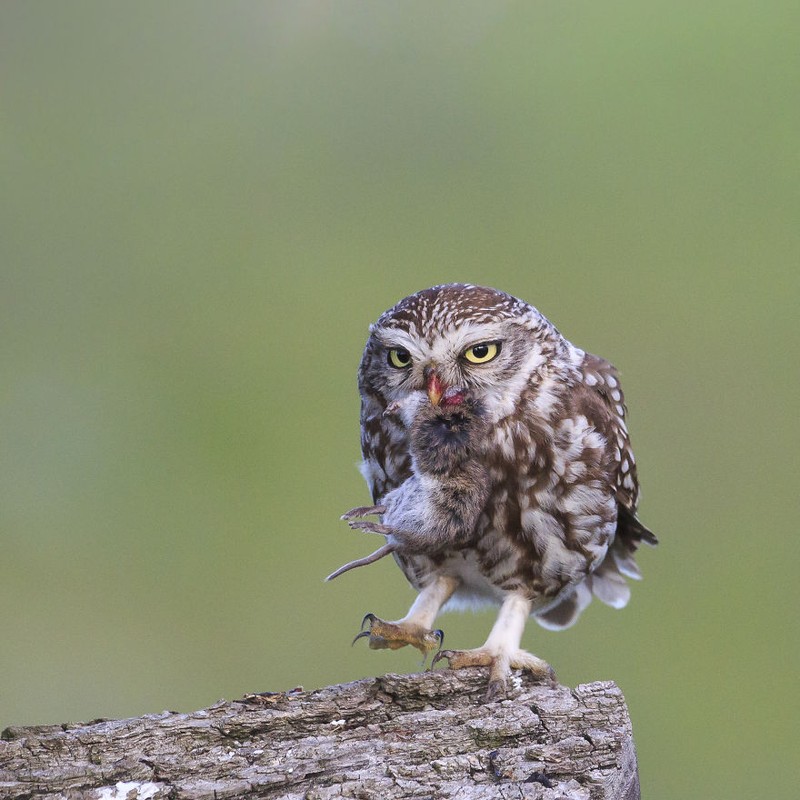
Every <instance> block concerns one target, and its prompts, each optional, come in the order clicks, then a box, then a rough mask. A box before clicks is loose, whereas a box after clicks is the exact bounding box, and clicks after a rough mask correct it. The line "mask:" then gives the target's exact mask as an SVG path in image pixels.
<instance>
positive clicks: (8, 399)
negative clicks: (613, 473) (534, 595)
mask: <svg viewBox="0 0 800 800" xmlns="http://www.w3.org/2000/svg"><path fill="white" fill-rule="evenodd" d="M798 35H800V7H798V5H797V3H796V2H786V3H779V2H766V3H764V2H760V3H756V2H752V3H730V2H725V3H723V2H707V3H696V2H691V3H689V2H674V1H672V2H654V3H637V2H633V1H632V0H629V1H627V2H612V3H591V2H571V3H562V2H536V3H535V2H527V3H522V2H516V3H512V2H491V3H488V2H457V3H456V2H440V3H427V2H426V3H419V2H405V3H398V2H361V3H356V2H336V3H329V2H321V0H315V1H312V0H302V1H298V0H294V1H292V2H289V0H287V1H286V2H272V3H262V2H227V3H211V2H172V3H164V2H160V0H159V2H153V1H152V0H150V1H148V2H135V3H134V2H129V3H119V2H70V3H62V2H34V1H32V0H24V1H22V0H19V1H17V0H14V1H12V0H5V1H4V2H3V3H2V4H1V5H0V37H2V42H1V46H0V64H1V66H0V70H1V71H2V91H3V98H2V107H1V109H0V113H2V140H1V142H0V147H1V149H0V158H1V159H2V175H3V192H2V198H0V202H2V233H1V235H0V251H1V259H2V260H1V261H0V279H1V280H2V287H1V291H0V302H2V312H1V313H0V326H2V328H1V330H0V354H1V355H2V389H1V390H0V391H2V402H1V403H0V437H2V442H1V443H0V493H2V497H0V544H1V546H2V556H1V557H2V562H1V563H0V608H1V609H2V611H0V648H1V649H0V727H1V726H5V725H9V724H31V723H43V722H59V721H66V720H76V719H89V718H92V717H98V716H106V717H119V716H133V715H139V714H142V713H145V712H154V711H160V710H162V709H164V708H170V709H178V710H189V709H194V708H198V707H201V706H204V705H208V704H210V703H212V702H214V701H215V700H217V699H218V698H220V697H227V698H233V697H237V696H240V695H241V694H242V693H244V692H256V691H263V690H279V689H288V688H290V687H293V686H296V685H298V684H302V685H303V686H304V687H306V688H314V687H318V686H322V685H327V684H329V683H335V682H343V681H350V680H354V679H356V678H361V677H364V676H367V675H375V674H380V673H383V672H386V671H412V670H415V669H417V668H418V655H417V653H416V652H414V651H412V652H404V651H400V652H397V653H389V652H377V653H375V652H370V651H368V650H367V648H366V647H354V648H351V647H350V639H351V638H352V636H353V635H354V634H355V632H356V631H357V629H358V623H359V621H360V620H361V616H362V615H363V614H364V612H366V611H374V612H376V613H378V614H381V615H382V616H386V617H396V616H400V615H402V613H404V611H405V609H406V607H407V606H408V604H409V603H410V601H411V599H412V596H413V595H412V592H411V590H410V589H409V588H408V587H407V586H406V585H405V582H404V580H403V578H402V576H401V575H400V573H399V571H398V570H397V569H396V568H395V567H394V566H393V565H392V564H391V563H390V562H389V561H388V560H387V561H385V562H382V563H380V564H377V565H375V566H373V567H370V568H369V569H366V570H362V571H359V572H356V573H353V574H350V575H347V576H344V577H342V578H340V579H339V580H338V581H336V582H334V583H333V584H323V582H322V578H323V577H324V576H325V575H326V574H327V573H328V572H330V571H331V570H332V569H333V568H335V567H337V566H339V565H340V564H341V563H343V562H344V561H347V560H349V559H351V558H355V557H357V556H359V555H363V554H365V553H367V552H369V551H370V549H371V548H372V547H373V546H374V545H375V542H374V541H372V540H371V539H365V538H364V537H361V536H359V535H357V534H354V533H351V532H350V531H348V530H347V528H346V527H345V526H344V524H343V523H341V522H339V521H338V519H337V518H338V515H339V514H340V513H341V512H342V511H343V510H345V509H346V508H349V507H351V506H353V505H356V504H359V503H363V502H367V501H368V496H367V492H366V489H365V487H364V485H363V482H362V480H361V477H360V476H359V474H358V472H357V471H356V469H355V466H354V465H355V463H356V462H357V460H358V458H359V450H358V433H359V430H358V394H357V390H356V385H355V372H356V368H357V365H358V360H359V357H360V355H361V348H362V346H363V343H364V340H365V336H366V330H367V325H368V324H369V323H370V322H371V321H372V320H374V319H375V318H376V317H377V315H378V314H379V313H380V312H381V311H383V310H384V309H385V308H387V307H388V306H390V305H392V304H393V303H394V302H395V301H397V300H398V299H399V298H401V297H403V296H404V295H406V294H409V293H410V292H412V291H415V290H417V289H421V288H424V287H426V286H430V285H432V284H435V283H439V282H444V281H453V280H464V281H472V282H476V283H483V284H488V285H492V286H496V287H498V288H502V289H505V290H507V291H509V292H511V293H513V294H517V295H519V296H521V297H523V298H525V299H527V300H529V301H530V302H532V303H534V304H535V305H537V306H538V307H539V308H540V309H541V310H542V311H543V312H544V313H545V314H547V315H548V316H549V317H550V318H551V319H552V320H553V321H554V322H555V323H556V325H558V327H559V328H560V329H561V330H562V332H563V333H564V334H565V335H566V336H567V337H568V338H570V339H571V340H572V341H574V342H575V343H577V344H578V345H579V346H581V347H583V348H585V349H587V350H590V351H593V352H597V353H600V354H602V355H604V356H606V357H608V358H610V359H611V360H613V361H614V362H615V363H616V364H617V365H618V366H619V367H620V369H621V370H622V372H623V374H624V378H625V388H626V391H627V395H628V400H629V406H630V409H631V416H630V427H631V431H632V435H633V441H634V445H635V447H636V452H637V456H638V460H639V464H640V475H641V479H642V483H643V488H644V500H643V504H642V517H643V519H644V520H645V522H646V523H647V524H648V525H650V526H651V527H652V528H653V529H654V530H655V531H657V532H658V534H659V535H660V537H661V540H662V544H661V546H660V547H659V548H658V549H657V550H649V549H648V550H646V551H645V552H643V554H642V556H641V558H640V563H641V565H642V568H643V571H644V573H645V580H644V582H643V583H642V584H637V585H636V586H634V587H633V588H634V592H633V599H632V602H631V604H630V606H629V607H628V608H627V609H625V610H624V611H621V612H615V611H612V610H610V609H608V608H605V607H602V606H601V605H599V604H597V603H595V604H593V606H592V607H591V608H590V609H589V610H588V612H587V613H586V614H585V615H584V618H583V619H582V620H581V622H580V623H579V625H578V626H577V627H575V628H573V629H571V630H569V631H568V632H565V633H549V632H545V631H543V630H541V629H540V628H539V627H538V626H537V625H535V624H533V623H532V624H531V625H530V626H529V628H528V630H527V632H526V634H525V641H524V644H525V646H527V647H528V648H530V649H532V650H534V651H535V652H537V653H538V654H539V655H541V656H542V657H544V658H546V659H547V660H548V661H550V662H551V663H552V664H553V665H554V666H555V669H556V671H557V673H558V675H559V677H560V678H561V680H562V681H563V682H565V683H568V684H575V683H577V682H582V681H591V680H595V679H614V680H616V681H617V682H618V683H619V684H620V686H621V687H622V689H623V691H624V692H625V695H626V697H627V700H628V703H629V706H630V710H631V714H632V717H633V723H634V729H635V734H636V742H637V746H638V751H639V757H640V768H641V777H642V785H643V790H644V795H645V796H646V797H648V798H675V797H702V798H706V797H726V798H751V797H766V796H769V797H770V798H779V797H786V798H789V797H796V796H797V795H796V791H797V785H798V781H800V774H798V759H797V733H798V731H797V728H796V721H797V718H798V711H800V709H799V708H798V706H799V705H800V703H798V681H797V679H798V656H799V655H800V645H799V644H798V625H797V607H798V599H800V598H799V597H798V580H797V566H798V558H799V557H800V546H799V545H798V534H797V531H796V520H797V515H798V510H799V509H798V502H797V488H796V481H797V477H798V471H797V449H798V441H799V440H800V437H798V433H799V431H798V422H797V416H798V414H797V411H798V402H797V396H798V388H800V387H799V386H798V383H800V381H799V380H798V377H799V376H800V369H799V368H798V298H799V293H798V290H799V289H800V285H799V284H800V277H799V275H800V102H798V97H799V96H800V95H799V94H798V90H799V87H800V47H798V45H797V41H798ZM492 619H493V616H492V614H491V613H490V612H486V613H482V614H478V615H448V616H445V617H444V618H443V619H442V626H443V627H444V628H445V629H446V631H447V635H448V641H449V642H450V643H451V645H454V646H475V645H477V644H479V643H481V642H482V641H483V638H484V636H485V635H486V632H487V631H488V629H489V627H490V625H491V623H492ZM360 644H363V643H360Z"/></svg>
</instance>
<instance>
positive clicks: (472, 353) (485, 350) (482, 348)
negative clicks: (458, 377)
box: [464, 342, 500, 364]
mask: <svg viewBox="0 0 800 800" xmlns="http://www.w3.org/2000/svg"><path fill="white" fill-rule="evenodd" d="M499 352H500V342H481V343H480V344H474V345H472V347H468V348H467V349H466V350H465V351H464V358H465V359H466V360H467V361H469V362H470V364H485V363H486V362H487V361H491V360H492V359H493V358H497V354H498V353H499Z"/></svg>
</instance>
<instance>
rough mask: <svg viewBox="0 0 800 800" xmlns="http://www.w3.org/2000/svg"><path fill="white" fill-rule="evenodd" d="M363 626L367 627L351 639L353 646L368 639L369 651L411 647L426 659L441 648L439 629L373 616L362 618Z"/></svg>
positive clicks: (442, 632) (441, 636)
mask: <svg viewBox="0 0 800 800" xmlns="http://www.w3.org/2000/svg"><path fill="white" fill-rule="evenodd" d="M365 624H369V627H368V628H367V629H366V630H362V631H361V632H360V633H359V634H358V635H357V636H356V637H355V639H353V644H355V643H356V642H357V641H358V640H359V639H368V644H369V647H370V650H399V649H400V648H401V647H405V646H406V645H411V646H412V647H415V648H416V649H417V650H419V651H420V653H422V655H423V657H424V658H427V656H428V654H429V653H430V652H431V651H433V650H436V649H438V648H441V646H442V642H443V641H444V631H442V630H440V629H436V630H428V629H427V628H423V627H422V626H421V625H414V624H412V623H409V622H386V621H384V620H382V619H379V618H378V617H376V616H375V615H374V614H366V615H365V616H364V619H363V620H362V621H361V627H362V629H363V628H364V625H365Z"/></svg>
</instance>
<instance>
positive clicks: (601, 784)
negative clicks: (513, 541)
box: [0, 669, 639, 800]
mask: <svg viewBox="0 0 800 800" xmlns="http://www.w3.org/2000/svg"><path fill="white" fill-rule="evenodd" d="M485 691H486V673H485V671H483V670H480V669H470V670H462V671H460V672H450V671H447V670H443V671H440V672H426V673H421V674H417V675H384V676H382V677H379V678H372V679H366V680H361V681H356V682H355V683H349V684H345V685H342V686H329V687H327V688H325V689H320V690H318V691H314V692H302V691H299V690H298V691H292V692H288V693H280V694H275V695H256V696H247V697H245V698H244V699H242V700H240V701H235V702H226V701H221V702H219V703H217V704H216V705H214V706H211V708H207V709H203V710H201V711H196V712H194V713H191V714H177V713H172V712H164V713H162V714H148V715H146V716H144V717H139V718H136V719H125V720H114V721H107V720H96V721H94V722H90V723H85V724H64V725H48V726H39V727H30V728H8V729H6V730H5V731H4V732H3V734H2V740H0V797H3V798H37V800H38V799H39V798H56V797H59V798H61V797H66V798H75V799H76V800H82V799H83V798H87V799H88V798H92V799H93V800H94V799H95V798H98V799H99V798H128V800H136V798H139V800H142V799H143V798H152V800H161V798H209V800H212V799H213V798H220V799H221V798H235V797H259V798H289V799H290V800H301V799H303V800H328V799H329V798H338V797H346V798H361V799H362V800H373V799H374V800H386V799H387V798H399V797H413V798H420V799H421V798H437V800H438V798H458V799H459V800H484V798H486V799H487V800H488V798H497V800H521V799H522V798H526V799H528V800H533V798H542V799H544V798H552V799H553V800H555V798H562V799H563V800H573V799H574V800H578V799H579V798H580V800H590V799H591V800H599V798H604V799H607V800H612V799H613V800H637V799H638V798H639V781H638V775H637V770H636V755H635V752H634V747H633V740H632V738H631V725H630V720H629V718H628V713H627V709H626V707H625V700H624V698H623V697H622V693H621V692H620V690H619V689H618V688H617V687H616V686H615V685H614V684H613V683H610V682H598V683H589V684H584V685H580V686H578V687H577V688H575V689H572V690H571V689H568V688H566V687H564V686H558V687H556V688H552V687H549V686H544V685H541V684H535V683H532V682H530V681H529V680H528V679H527V678H514V679H513V681H512V684H511V685H510V686H509V687H508V696H507V698H506V699H504V700H500V701H497V702H491V703H487V702H485V701H484V693H485Z"/></svg>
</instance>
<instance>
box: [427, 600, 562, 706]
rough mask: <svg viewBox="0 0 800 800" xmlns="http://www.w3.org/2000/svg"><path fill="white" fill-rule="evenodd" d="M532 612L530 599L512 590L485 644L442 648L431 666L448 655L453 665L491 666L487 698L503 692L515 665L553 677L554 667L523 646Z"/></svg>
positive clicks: (457, 666) (550, 678)
mask: <svg viewBox="0 0 800 800" xmlns="http://www.w3.org/2000/svg"><path fill="white" fill-rule="evenodd" d="M530 613H531V601H530V600H528V599H527V598H525V597H522V596H520V595H515V594H511V595H508V596H507V597H506V599H505V600H504V601H503V605H502V606H501V607H500V613H499V614H498V616H497V621H496V622H495V623H494V626H493V627H492V630H491V632H490V633H489V638H488V639H487V640H486V642H485V644H484V645H483V647H478V648H475V649H474V650H440V651H439V652H438V653H437V654H436V656H435V657H434V659H433V662H432V663H431V667H433V666H434V665H435V664H436V663H437V662H438V661H441V660H442V659H447V661H448V663H449V665H450V669H463V668H464V667H489V688H488V690H487V692H486V697H487V699H489V700H491V699H494V698H496V697H497V696H502V694H503V692H504V690H505V683H506V679H507V678H508V676H509V675H510V674H511V670H512V669H524V670H527V671H528V672H530V673H531V674H532V675H533V676H534V677H536V678H541V679H543V680H544V679H547V680H551V681H554V680H555V673H554V672H553V669H552V667H551V666H550V665H549V664H548V663H547V662H546V661H542V659H541V658H537V657H536V656H535V655H533V654H532V653H528V652H527V651H525V650H521V649H520V646H519V645H520V642H521V641H522V633H523V631H524V630H525V623H526V622H527V620H528V616H529V615H530Z"/></svg>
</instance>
